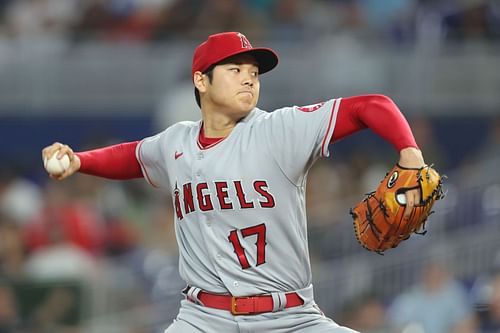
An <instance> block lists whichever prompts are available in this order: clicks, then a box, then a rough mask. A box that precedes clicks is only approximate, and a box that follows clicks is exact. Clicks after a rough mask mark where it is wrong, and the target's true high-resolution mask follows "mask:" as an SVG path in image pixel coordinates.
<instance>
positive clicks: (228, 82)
mask: <svg viewBox="0 0 500 333" xmlns="http://www.w3.org/2000/svg"><path fill="white" fill-rule="evenodd" d="M259 91H260V83H259V68H258V66H257V62H256V60H255V59H254V57H252V56H251V55H248V54H242V55H237V56H234V57H231V58H229V59H227V60H225V61H224V62H223V63H221V64H219V65H217V66H215V68H214V70H213V78H212V82H211V83H209V84H207V85H206V97H207V98H206V101H207V102H208V104H209V105H210V104H211V105H212V106H213V107H214V108H213V109H214V110H217V111H219V112H224V113H230V114H232V115H235V116H241V117H244V116H245V115H246V114H248V112H250V111H251V110H252V109H253V108H254V107H255V106H256V105H257V101H258V99H259Z"/></svg>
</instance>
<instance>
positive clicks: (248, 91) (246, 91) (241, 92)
mask: <svg viewBox="0 0 500 333" xmlns="http://www.w3.org/2000/svg"><path fill="white" fill-rule="evenodd" d="M239 94H250V95H251V96H253V92H252V91H250V90H242V91H239V92H238V95H239Z"/></svg>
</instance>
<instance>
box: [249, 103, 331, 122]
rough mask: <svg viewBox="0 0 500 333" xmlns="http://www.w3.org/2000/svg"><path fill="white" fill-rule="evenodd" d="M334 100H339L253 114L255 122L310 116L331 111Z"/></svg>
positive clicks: (285, 107)
mask: <svg viewBox="0 0 500 333" xmlns="http://www.w3.org/2000/svg"><path fill="white" fill-rule="evenodd" d="M336 100H340V99H329V100H326V101H323V102H317V103H314V104H309V105H292V106H284V107H280V108H277V109H274V110H273V111H264V110H260V109H257V108H256V111H258V112H255V120H257V121H264V120H272V119H273V118H277V117H283V116H284V117H287V116H290V115H293V114H294V113H305V114H312V113H313V112H315V111H321V110H329V109H332V105H333V104H334V103H335V101H336Z"/></svg>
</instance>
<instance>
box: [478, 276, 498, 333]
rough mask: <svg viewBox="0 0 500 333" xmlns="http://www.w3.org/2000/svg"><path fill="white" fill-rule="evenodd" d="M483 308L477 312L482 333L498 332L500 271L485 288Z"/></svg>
mask: <svg viewBox="0 0 500 333" xmlns="http://www.w3.org/2000/svg"><path fill="white" fill-rule="evenodd" d="M485 289H486V290H485V291H486V295H485V296H486V303H485V308H484V309H482V311H481V312H479V326H480V330H481V332H482V333H495V332H499V331H500V271H499V272H498V273H496V274H495V275H494V276H493V277H492V278H491V280H490V281H489V283H488V284H487V285H486V286H485Z"/></svg>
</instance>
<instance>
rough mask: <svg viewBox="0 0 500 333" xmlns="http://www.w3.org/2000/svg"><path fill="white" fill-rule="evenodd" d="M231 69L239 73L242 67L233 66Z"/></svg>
mask: <svg viewBox="0 0 500 333" xmlns="http://www.w3.org/2000/svg"><path fill="white" fill-rule="evenodd" d="M229 70H230V71H232V72H235V73H239V72H240V69H239V68H238V67H231V68H229Z"/></svg>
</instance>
